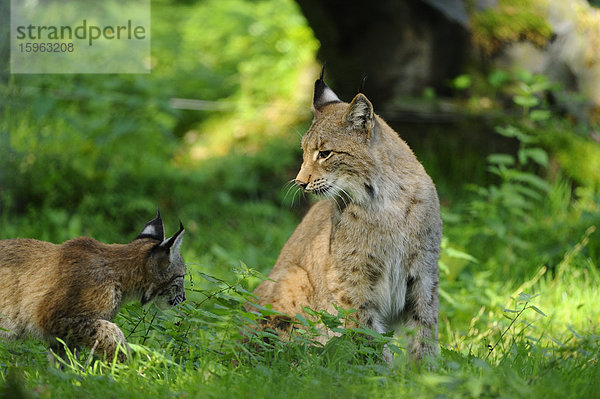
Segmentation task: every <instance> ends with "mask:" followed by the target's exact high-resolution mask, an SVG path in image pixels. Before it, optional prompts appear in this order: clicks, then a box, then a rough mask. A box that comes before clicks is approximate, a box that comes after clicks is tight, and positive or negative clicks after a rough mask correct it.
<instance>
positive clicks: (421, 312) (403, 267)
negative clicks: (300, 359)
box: [255, 78, 442, 359]
mask: <svg viewBox="0 0 600 399" xmlns="http://www.w3.org/2000/svg"><path fill="white" fill-rule="evenodd" d="M313 111H314V119H313V122H312V125H311V127H310V128H309V129H308V131H307V132H306V134H305V135H304V137H303V138H302V149H303V151H304V156H303V158H304V159H303V163H302V166H301V168H300V171H299V173H298V175H297V177H296V184H298V186H300V187H301V188H302V189H304V190H306V191H308V192H311V193H315V194H317V195H318V196H320V197H324V199H323V200H321V201H319V202H317V203H316V204H315V205H314V206H313V207H312V208H311V209H310V211H309V212H308V214H307V215H306V216H305V217H304V219H303V220H302V222H301V223H300V225H299V226H298V227H297V229H296V231H295V232H294V233H293V234H292V236H291V237H290V239H289V240H288V242H287V243H286V244H285V246H284V247H283V249H282V251H281V254H280V255H279V258H278V259H277V262H276V264H275V266H274V267H273V269H272V270H271V272H270V273H269V280H267V281H264V282H263V283H262V284H261V285H260V286H259V287H258V288H257V289H256V291H255V293H256V295H257V296H258V297H259V302H260V303H261V304H263V305H264V304H268V303H271V304H273V307H274V309H276V310H278V311H281V312H283V313H286V314H289V315H296V314H297V313H300V314H303V310H302V307H303V306H309V307H311V308H313V309H316V310H321V309H323V310H327V311H329V312H330V313H335V309H334V306H333V304H334V303H337V304H340V305H342V306H344V307H351V308H354V309H357V311H358V313H357V319H358V321H359V322H360V323H361V324H363V325H366V326H367V327H370V328H372V329H374V330H376V331H378V332H380V333H384V332H389V331H392V330H396V328H397V327H398V326H399V325H403V326H404V327H405V329H410V330H413V331H414V333H413V334H412V336H413V337H414V338H413V339H412V341H411V344H410V348H409V349H410V352H411V353H412V356H413V357H414V358H416V359H421V358H422V357H423V356H425V355H427V354H429V355H432V354H435V353H437V326H438V265H437V262H438V256H439V251H440V240H441V236H442V221H441V218H440V208H439V201H438V196H437V192H436V189H435V186H434V184H433V182H432V181H431V179H430V178H429V176H428V175H427V173H426V172H425V170H424V168H423V166H422V165H421V164H420V163H419V162H418V160H417V159H416V157H415V156H414V154H413V152H412V151H411V150H410V148H409V147H408V145H407V144H406V143H405V142H404V141H403V140H402V139H400V138H399V137H398V135H397V133H396V132H395V131H394V130H393V129H392V128H390V127H389V126H388V125H387V124H386V123H385V122H384V121H383V119H381V118H380V117H379V116H377V115H375V114H374V113H373V107H372V105H371V103H370V102H369V100H368V99H367V97H366V96H365V95H364V94H361V93H359V94H358V95H356V97H354V99H353V100H352V102H351V103H350V104H347V103H344V102H341V101H340V100H339V99H338V97H337V96H336V95H335V93H333V91H331V89H330V88H329V87H327V85H326V84H325V83H324V82H323V80H322V78H321V79H319V80H317V82H316V83H315V92H314V98H313ZM304 316H306V315H304ZM283 333H284V334H285V332H283Z"/></svg>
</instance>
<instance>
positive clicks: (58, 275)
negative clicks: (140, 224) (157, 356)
mask: <svg viewBox="0 0 600 399" xmlns="http://www.w3.org/2000/svg"><path fill="white" fill-rule="evenodd" d="M163 231H164V230H163V222H162V219H161V217H160V214H158V215H157V216H156V218H155V219H153V220H151V221H150V222H148V223H147V224H146V226H145V227H144V229H143V230H142V232H141V233H140V234H139V235H138V236H137V237H136V238H135V239H134V240H133V241H132V242H131V243H129V244H110V245H107V244H103V243H101V242H98V241H96V240H94V239H92V238H89V237H78V238H75V239H72V240H69V241H67V242H65V243H63V244H60V245H56V244H52V243H49V242H45V241H38V240H31V239H23V238H17V239H10V240H1V241H0V337H4V338H20V337H23V336H25V335H32V336H35V337H37V338H40V339H43V340H46V341H47V342H48V343H50V344H51V345H52V346H53V348H54V349H55V350H58V351H59V352H60V347H59V346H58V345H57V342H56V337H58V338H61V339H63V340H64V341H66V342H67V344H68V345H69V346H79V345H85V346H88V347H94V348H95V350H96V352H97V353H100V354H103V355H105V356H106V357H107V359H108V360H111V359H113V356H114V355H115V352H116V349H117V345H121V347H122V348H123V349H124V350H127V343H126V341H125V336H124V335H123V332H122V331H121V329H119V327H118V326H117V325H116V324H114V323H111V322H110V320H111V319H112V318H113V317H115V315H116V314H117V312H118V311H119V308H120V306H121V303H122V302H124V301H126V300H134V299H135V300H139V301H141V303H142V305H144V304H145V303H147V302H150V301H153V300H154V301H155V302H156V303H157V304H158V305H159V306H161V307H165V308H166V307H170V306H174V305H177V304H178V303H180V302H183V301H184V300H185V290H184V287H183V279H184V276H185V264H184V262H183V259H182V257H181V255H180V253H179V247H180V245H181V240H182V238H183V232H184V231H183V226H181V225H180V229H179V231H178V232H177V233H176V234H175V235H174V236H173V237H171V238H168V239H165V236H164V232H163ZM118 358H119V360H121V361H123V360H125V358H126V355H125V353H124V352H119V355H118Z"/></svg>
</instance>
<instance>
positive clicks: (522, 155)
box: [518, 148, 548, 167]
mask: <svg viewBox="0 0 600 399" xmlns="http://www.w3.org/2000/svg"><path fill="white" fill-rule="evenodd" d="M518 155H519V163H521V164H522V165H525V164H526V163H527V160H528V159H531V160H532V161H533V162H535V163H537V164H538V165H541V166H543V167H547V166H548V153H547V152H546V151H544V150H543V149H541V148H523V149H520V150H519V153H518Z"/></svg>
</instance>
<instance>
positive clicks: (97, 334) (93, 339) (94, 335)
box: [86, 320, 129, 362]
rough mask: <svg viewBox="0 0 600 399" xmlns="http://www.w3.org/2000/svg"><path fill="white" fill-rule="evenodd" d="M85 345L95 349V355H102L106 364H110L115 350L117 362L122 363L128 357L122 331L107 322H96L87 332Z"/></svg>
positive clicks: (127, 349) (127, 348)
mask: <svg viewBox="0 0 600 399" xmlns="http://www.w3.org/2000/svg"><path fill="white" fill-rule="evenodd" d="M89 333H90V335H89V338H88V339H87V340H86V341H87V342H86V345H87V346H89V347H90V348H95V351H96V353H99V354H101V355H104V356H105V357H106V360H107V361H108V362H112V360H113V358H114V356H115V353H116V352H117V348H119V352H118V353H117V360H118V361H120V362H124V361H126V360H127V356H128V355H129V347H128V346H127V340H126V339H125V335H124V334H123V331H121V329H120V328H119V327H118V326H117V325H116V324H115V323H111V322H110V321H107V320H96V322H95V323H94V324H93V325H92V330H91V331H90V332H89Z"/></svg>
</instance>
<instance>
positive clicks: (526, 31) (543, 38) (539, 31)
mask: <svg viewBox="0 0 600 399" xmlns="http://www.w3.org/2000/svg"><path fill="white" fill-rule="evenodd" d="M544 14H545V12H544V8H543V6H542V3H541V1H539V0H499V1H498V5H497V7H495V8H489V9H487V10H485V11H482V12H475V13H473V14H472V16H471V25H472V33H473V41H474V42H475V45H476V46H478V47H479V48H481V49H482V50H483V52H484V53H486V54H487V55H493V54H495V53H497V52H498V51H499V50H500V49H501V48H502V47H503V46H504V45H505V44H507V43H511V42H516V41H520V40H527V41H530V42H532V43H533V44H535V45H536V46H539V47H542V46H544V45H546V43H547V42H548V39H549V38H550V36H551V35H552V27H551V26H550V24H549V23H548V22H547V21H546V19H545V17H544Z"/></svg>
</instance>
